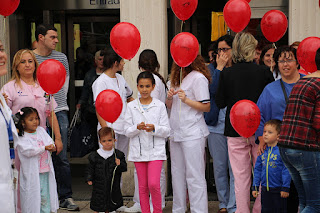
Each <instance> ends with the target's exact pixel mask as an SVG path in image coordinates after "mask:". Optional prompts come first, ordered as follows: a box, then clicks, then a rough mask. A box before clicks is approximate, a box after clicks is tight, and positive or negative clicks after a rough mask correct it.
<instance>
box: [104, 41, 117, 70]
mask: <svg viewBox="0 0 320 213" xmlns="http://www.w3.org/2000/svg"><path fill="white" fill-rule="evenodd" d="M100 55H101V56H103V66H104V68H105V69H106V70H107V69H110V68H112V67H113V65H114V63H115V62H118V63H120V61H121V60H122V58H121V57H120V56H119V55H118V54H117V53H116V52H115V51H114V50H113V49H112V48H111V47H109V48H107V49H104V50H103V51H101V53H100Z"/></svg>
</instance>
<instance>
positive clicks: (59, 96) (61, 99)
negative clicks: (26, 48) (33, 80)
mask: <svg viewBox="0 0 320 213" xmlns="http://www.w3.org/2000/svg"><path fill="white" fill-rule="evenodd" d="M35 56H36V58H37V61H38V63H39V64H41V63H42V62H44V61H45V60H47V59H55V60H58V61H60V62H61V63H62V64H63V66H64V67H65V68H66V71H67V77H66V81H65V83H64V85H63V87H62V88H61V89H60V90H59V92H57V93H56V94H54V95H53V97H54V99H55V101H56V102H57V104H58V107H57V108H56V109H55V112H60V111H62V110H67V111H68V110H69V107H68V104H67V94H68V88H69V78H70V72H69V63H68V59H67V56H66V55H65V54H63V53H61V52H58V51H55V50H53V51H52V52H51V54H50V55H48V56H41V55H38V54H36V53H35Z"/></svg>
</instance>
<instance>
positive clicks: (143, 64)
mask: <svg viewBox="0 0 320 213" xmlns="http://www.w3.org/2000/svg"><path fill="white" fill-rule="evenodd" d="M138 64H139V68H142V69H144V70H145V71H149V72H151V73H153V74H155V75H156V76H158V77H159V78H160V79H161V81H162V83H163V84H164V86H165V88H166V89H168V88H167V84H166V82H165V80H164V78H163V77H162V76H161V75H160V73H159V69H160V64H159V62H158V58H157V54H156V53H155V52H154V51H153V50H150V49H145V50H143V51H142V52H141V53H140V56H139V62H138Z"/></svg>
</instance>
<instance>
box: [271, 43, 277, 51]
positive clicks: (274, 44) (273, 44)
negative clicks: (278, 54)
mask: <svg viewBox="0 0 320 213" xmlns="http://www.w3.org/2000/svg"><path fill="white" fill-rule="evenodd" d="M272 46H273V47H274V49H275V50H276V49H277V46H276V43H274V42H273V43H272Z"/></svg>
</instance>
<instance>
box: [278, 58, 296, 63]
mask: <svg viewBox="0 0 320 213" xmlns="http://www.w3.org/2000/svg"><path fill="white" fill-rule="evenodd" d="M295 61H296V60H294V59H290V60H286V61H284V60H280V61H278V63H279V64H284V63H287V64H290V63H292V62H295Z"/></svg>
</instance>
